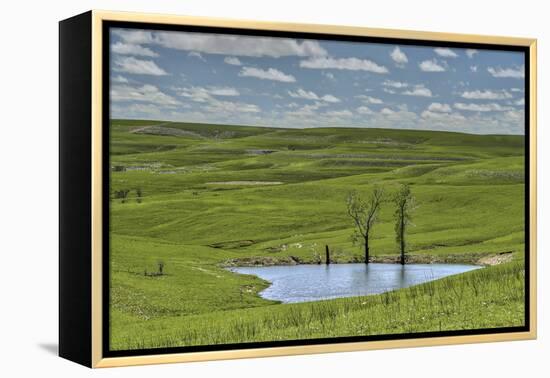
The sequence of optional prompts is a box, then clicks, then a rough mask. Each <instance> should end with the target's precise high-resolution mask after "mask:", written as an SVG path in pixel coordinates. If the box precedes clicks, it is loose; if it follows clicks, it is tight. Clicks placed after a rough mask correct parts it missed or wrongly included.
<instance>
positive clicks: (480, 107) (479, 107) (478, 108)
mask: <svg viewBox="0 0 550 378" xmlns="http://www.w3.org/2000/svg"><path fill="white" fill-rule="evenodd" d="M454 107H455V108H456V109H459V110H467V111H471V112H503V111H506V110H511V108H510V107H508V106H501V105H499V104H497V103H494V102H493V103H489V104H465V103H462V102H458V103H455V104H454Z"/></svg>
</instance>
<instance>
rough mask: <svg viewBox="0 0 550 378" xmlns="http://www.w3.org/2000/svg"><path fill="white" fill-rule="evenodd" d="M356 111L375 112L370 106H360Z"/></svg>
mask: <svg viewBox="0 0 550 378" xmlns="http://www.w3.org/2000/svg"><path fill="white" fill-rule="evenodd" d="M356 111H357V113H359V114H373V111H372V110H371V109H370V108H369V107H368V106H360V107H358V108H357V109H356Z"/></svg>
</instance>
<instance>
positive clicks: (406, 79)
mask: <svg viewBox="0 0 550 378" xmlns="http://www.w3.org/2000/svg"><path fill="white" fill-rule="evenodd" d="M110 48H111V62H110V77H111V93H110V97H111V116H112V118H132V119H160V120H171V121H183V122H204V123H223V124H242V125H257V126H272V127H289V128H307V127H382V128H401V129H421V130H445V131H458V132H466V133H476V134H523V133H524V107H525V105H524V96H525V90H524V89H525V88H524V76H525V73H524V66H525V62H524V56H523V53H520V52H505V51H491V50H472V49H460V48H447V47H445V46H444V45H442V46H441V47H423V46H409V45H392V44H373V43H355V42H341V41H327V40H302V39H288V38H269V37H254V36H237V35H221V34H207V33H188V32H173V31H170V32H168V31H149V30H138V29H112V30H111V47H110Z"/></svg>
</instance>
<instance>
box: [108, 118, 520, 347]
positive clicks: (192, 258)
mask: <svg viewBox="0 0 550 378" xmlns="http://www.w3.org/2000/svg"><path fill="white" fill-rule="evenodd" d="M154 124H161V125H162V126H161V127H169V128H175V129H181V130H184V131H185V132H187V134H185V135H184V136H165V135H164V136H160V135H148V134H138V133H132V132H130V131H131V130H133V129H135V128H137V127H143V126H147V125H154ZM111 132H112V135H111V136H112V144H111V149H112V155H113V158H112V165H113V166H114V165H116V166H123V167H126V170H125V171H123V172H113V173H112V180H111V186H112V190H119V189H129V190H130V191H131V192H130V200H129V201H127V202H126V203H121V201H120V200H113V201H112V205H111V206H112V214H113V216H112V220H111V226H112V252H111V253H112V259H111V261H112V282H111V287H112V320H113V323H112V342H113V346H114V347H115V348H122V349H124V348H134V347H139V346H143V345H149V346H162V345H183V344H193V343H209V342H214V341H212V340H204V339H203V338H202V336H200V333H201V332H198V331H197V332H194V333H193V332H191V331H189V332H191V333H189V332H188V333H185V331H183V330H182V328H185V329H188V330H199V329H200V328H197V327H202V326H205V325H206V324H207V323H208V322H210V323H208V324H210V326H215V327H216V329H218V328H220V334H222V335H226V336H220V339H219V340H218V341H215V342H232V341H246V338H247V337H248V338H249V339H250V340H262V339H269V337H273V338H301V337H319V335H321V336H322V335H323V333H322V332H325V333H326V332H328V330H329V329H334V330H335V331H334V332H337V333H335V334H342V335H344V334H357V333H359V334H362V333H363V332H367V331H364V330H363V331H359V328H353V327H355V325H354V326H351V325H350V326H349V327H348V326H344V325H342V326H341V327H340V326H338V327H336V328H334V327H332V328H330V327H328V328H323V327H321V328H320V330H319V331H318V332H317V333H316V332H314V331H312V330H310V331H303V332H302V331H301V330H300V331H299V330H298V329H301V327H295V330H294V331H292V328H290V329H287V331H284V332H282V331H277V329H279V328H280V326H281V324H282V323H280V322H284V321H283V319H286V318H287V317H288V316H293V315H291V314H290V313H289V311H291V312H292V311H295V310H289V309H291V308H297V309H304V310H303V311H310V310H311V309H313V308H314V307H315V305H312V304H300V305H277V304H275V305H274V303H273V302H270V301H266V300H263V299H261V298H259V297H258V296H257V292H258V291H260V290H261V289H263V288H264V287H266V285H267V283H266V282H263V281H261V280H259V279H257V278H254V277H250V276H241V275H236V274H233V273H230V272H227V271H225V270H224V269H222V268H221V267H220V266H219V265H220V263H223V262H227V261H230V260H234V259H238V260H240V261H242V260H243V259H249V260H262V261H264V262H265V261H266V260H267V259H270V260H272V261H286V260H287V259H288V256H293V258H294V259H298V260H301V261H304V262H313V261H315V260H316V258H317V256H318V255H319V254H321V253H322V251H323V249H324V245H325V244H328V245H330V246H331V249H333V250H334V251H335V258H336V259H337V260H339V261H353V260H355V259H357V260H358V259H360V258H361V251H360V248H359V247H357V246H353V245H352V243H351V242H350V234H351V232H352V225H351V223H350V221H349V219H347V218H346V215H345V207H344V206H345V202H344V199H345V196H346V193H347V192H348V191H349V190H350V189H356V190H359V191H360V192H366V191H368V190H369V189H370V188H371V187H372V185H375V184H378V185H383V186H384V187H385V188H386V191H387V192H388V195H390V194H391V192H392V191H393V190H394V188H395V187H396V186H397V185H398V184H399V183H404V182H406V183H409V184H411V185H412V191H413V193H414V195H415V196H416V197H417V203H418V204H419V206H418V208H417V210H416V211H415V213H414V225H415V227H413V228H411V231H410V236H409V245H410V252H411V253H412V254H414V255H429V256H440V257H439V258H448V259H450V260H452V259H456V258H458V257H466V259H467V258H468V257H469V256H470V257H472V258H475V259H477V258H479V257H480V256H482V255H484V254H496V253H501V252H513V253H514V256H515V258H516V259H517V260H520V257H521V256H522V255H523V249H524V240H523V195H524V185H523V182H524V178H523V174H522V172H523V164H524V162H523V152H524V151H523V141H524V140H523V137H517V136H475V135H466V134H458V133H442V132H421V131H401V130H400V131H398V130H383V129H340V128H339V129H328V128H323V129H309V130H290V129H286V130H277V129H269V128H252V127H239V126H217V125H193V124H175V123H169V124H166V123H164V122H160V121H159V122H151V121H149V122H146V121H113V123H112V127H111ZM261 150H269V151H264V152H263V153H262V151H261ZM267 152H269V153H267ZM228 181H269V182H272V181H279V182H283V183H284V184H282V185H270V186H267V185H226V184H219V182H228ZM213 183H218V184H213ZM137 188H140V189H141V190H142V192H143V198H142V201H141V202H140V203H138V202H137V201H136V200H135V196H136V191H135V190H136V189H137ZM396 252H397V251H396V245H395V241H394V236H393V223H392V209H391V204H385V206H384V208H383V210H382V213H381V223H380V224H379V225H377V227H376V229H375V235H374V239H373V241H372V245H371V253H372V254H374V255H375V256H382V255H384V256H385V255H395V254H396ZM159 260H162V261H164V262H165V264H166V268H165V270H166V273H167V275H165V276H162V277H147V276H145V275H144V274H143V273H144V271H145V270H147V271H149V272H151V271H155V269H156V263H157V262H158V261H159ZM512 264H515V265H514V266H515V267H516V268H514V269H516V272H515V273H513V274H511V276H513V277H517V276H518V275H519V274H520V271H521V264H519V263H512ZM494 269H502V268H501V267H498V268H489V269H487V271H491V270H494ZM510 269H512V268H510ZM473 273H476V274H478V275H482V274H484V273H477V272H473ZM473 273H472V274H473ZM503 277H504V276H503ZM503 277H501V276H499V275H489V276H487V277H486V278H488V279H489V280H490V281H491V282H493V281H498V280H505V278H503ZM454 280H459V279H458V278H455V277H452V278H449V279H447V280H446V281H444V282H454ZM512 281H513V279H512ZM442 282H443V281H442ZM457 282H458V281H457ZM503 282H504V281H503ZM487 284H488V285H489V284H490V285H492V284H494V282H493V283H487ZM438 285H443V284H438ZM461 285H462V284H461ZM462 286H464V287H467V286H468V285H462ZM498 286H502V285H498V284H497V285H496V286H495V287H498ZM510 287H513V288H515V289H517V290H516V291H514V292H513V293H515V294H514V298H513V299H514V300H513V301H512V302H510V303H509V304H507V302H506V301H505V300H504V299H503V298H505V297H506V296H507V295H510V293H507V292H500V294H499V293H496V292H493V291H488V292H486V294H482V295H481V296H478V298H477V299H480V298H481V297H483V299H482V300H480V301H478V302H476V301H472V302H471V303H470V306H469V307H468V308H466V307H463V308H458V309H457V311H458V312H457V313H458V314H459V315H457V316H459V317H460V316H463V317H464V316H465V315H466V314H478V315H479V316H474V315H472V319H471V320H470V322H469V323H468V322H462V323H461V322H457V320H456V319H455V318H456V317H454V316H448V314H447V315H444V316H438V319H441V320H442V321H443V324H442V325H441V327H442V328H444V329H460V328H461V327H466V328H467V327H469V328H476V327H484V326H491V325H493V326H497V325H501V324H506V322H505V321H504V319H507V318H506V317H504V318H503V316H504V315H503V314H506V313H508V312H509V313H510V314H512V315H511V316H510V318H509V320H510V324H512V323H514V324H515V323H517V322H518V321H520V315H521V312H520V311H519V307H518V306H520V304H521V303H522V302H521V301H520V298H519V294H517V293H518V292H521V287H520V284H515V285H512V286H510ZM440 289H441V288H440V286H437V285H436V286H435V290H437V291H438V292H439V290H440ZM444 291H445V290H442V292H444ZM404 292H406V291H404ZM493 294H494V295H493ZM399 295H405V294H399ZM493 297H494V298H493ZM375 298H378V299H375ZM381 298H384V296H376V297H373V299H368V301H378V300H380V301H382V300H383V299H381ZM404 298H405V299H404V300H401V301H397V302H399V303H402V305H403V306H404V307H406V305H407V304H410V300H412V299H411V298H412V297H410V298H409V297H407V296H406V295H405V297H404ZM415 298H416V297H415ZM498 298H501V299H502V300H501V302H500V304H499V305H498V306H496V307H495V314H496V315H495V318H494V319H493V318H491V317H488V318H487V319H488V320H484V319H483V317H482V316H481V314H482V313H483V312H482V311H483V306H481V307H480V303H490V301H492V300H493V299H494V300H498ZM477 299H476V300H477ZM509 299H510V298H509ZM363 300H366V299H356V300H355V299H353V300H352V299H349V300H336V301H327V302H323V303H324V304H323V306H324V307H325V308H332V309H333V310H326V311H328V313H330V312H331V311H337V312H338V311H340V310H337V309H338V308H339V306H341V305H342V303H344V302H345V303H352V304H353V303H355V302H354V301H359V302H360V301H363ZM414 300H415V301H416V300H417V299H414ZM426 300H428V299H427V298H426V296H425V295H424V296H419V297H418V301H420V302H422V301H426ZM342 301H343V302H342ZM487 301H489V302H487ZM359 302H358V303H359ZM397 302H396V303H397ZM450 302H452V301H450ZM361 303H362V302H361ZM415 303H416V302H415ZM311 306H313V307H311ZM423 306H424V305H423ZM425 306H426V307H425V308H426V309H429V308H430V307H429V306H428V305H427V304H425ZM374 307H376V306H374ZM346 308H347V307H346ZM384 308H385V307H384V306H382V307H380V308H378V309H374V310H372V311H374V312H373V313H372V314H370V313H368V314H367V313H365V312H364V311H363V310H362V309H361V307H359V308H354V310H353V314H354V316H355V317H356V319H357V322H358V323H357V324H359V323H361V322H362V320H361V319H363V320H364V319H371V318H372V317H374V318H375V319H377V320H376V321H375V322H374V323H373V324H378V325H376V326H374V325H372V326H370V327H371V328H370V331H368V332H367V333H377V332H379V333H387V332H390V328H391V329H394V332H404V331H407V329H405V328H403V327H401V328H400V327H393V326H391V324H388V323H384V320H382V317H381V316H382V315H381V314H382V313H383V312H384V311H386V310H384ZM423 308H424V307H423ZM306 309H310V310H306ZM497 310H498V311H497ZM300 311H302V310H300ZM311 311H314V310H311ZM350 311H351V310H350ZM369 311H371V310H369ZM271 314H279V315H277V316H280V320H278V321H277V322H273V324H274V327H268V326H266V325H265V324H267V323H265V322H268V321H267V320H265V321H264V320H262V321H261V322H262V323H259V324H263V325H262V326H261V327H260V330H257V331H255V332H256V333H254V336H253V337H252V336H250V332H251V331H249V330H248V331H246V329H248V328H246V327H255V326H254V325H250V324H251V323H249V322H248V323H247V321H246V319H248V318H261V319H263V317H265V316H268V317H269V316H272V315H271ZM289 314H290V315H289ZM344 315H345V314H340V315H338V316H344ZM273 316H275V315H273ZM320 316H321V315H320ZM338 316H337V317H338ZM350 316H351V313H350ZM402 316H408V315H407V314H406V313H405V312H404V313H403V314H402ZM321 317H322V316H321ZM216 319H217V320H216ZM226 319H234V321H235V322H237V321H241V320H242V322H244V323H242V324H240V325H239V326H238V327H241V328H242V327H244V328H243V329H244V330H243V332H244V333H242V334H241V335H240V336H239V335H237V334H234V333H233V334H231V335H230V334H226V333H227V332H229V331H227V332H226V331H224V332H226V333H224V332H222V331H221V330H222V329H226V328H224V327H227V326H228V324H232V323H231V322H229V321H228V322H226V321H225V320H226ZM238 319H240V320H238ZM346 319H347V317H346ZM403 319H405V318H403ZM407 319H408V318H407ZM465 319H466V318H465ZM491 319H493V320H491ZM499 319H500V320H499ZM340 320H341V319H340ZM432 320H433V321H435V320H434V319H432ZM319 321H321V320H319ZM408 321H409V322H410V319H409V320H408ZM433 321H429V322H428V321H424V320H422V321H421V320H420V318H415V320H414V322H413V323H412V325H409V326H408V327H413V328H414V330H429V329H432V330H437V329H438V327H439V324H438V325H437V327H435V328H434V324H435V323H433ZM437 321H439V320H437ZM204 322H207V323H204ZM376 322H380V323H376ZM487 322H489V323H487ZM264 323H265V324H264ZM310 323H311V324H313V323H315V321H314V320H311V322H310ZM337 323H338V324H348V323H347V321H346V322H341V321H338V322H337ZM363 323H364V321H363ZM369 323H371V322H369ZM486 323H487V324H486ZM270 324H271V323H270ZM350 324H351V323H350ZM353 324H355V323H353ZM357 324H356V325H357ZM392 324H393V323H392ZM256 326H257V324H256ZM236 327H237V326H236ZM238 327H237V328H238ZM392 327H393V328H392ZM241 328H238V329H241ZM286 328H288V327H286ZM354 329H355V330H356V331H354ZM304 332H305V333H304ZM338 332H339V333H338ZM190 335H191V336H190ZM192 335H195V336H192ZM246 335H248V336H246ZM327 335H328V334H327ZM249 336H250V337H249ZM224 337H225V339H224ZM243 337H244V338H245V339H243ZM145 340H149V341H145ZM224 340H225V341H224ZM182 343H183V344H182Z"/></svg>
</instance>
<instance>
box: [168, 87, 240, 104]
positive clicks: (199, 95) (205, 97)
mask: <svg viewBox="0 0 550 378" xmlns="http://www.w3.org/2000/svg"><path fill="white" fill-rule="evenodd" d="M174 89H175V90H176V92H177V93H178V95H180V96H182V97H185V98H188V99H190V100H191V101H194V102H209V101H213V100H214V99H213V97H212V96H222V97H223V96H229V97H232V96H239V95H240V93H239V91H238V90H237V89H235V88H231V87H198V86H193V87H184V88H174Z"/></svg>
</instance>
